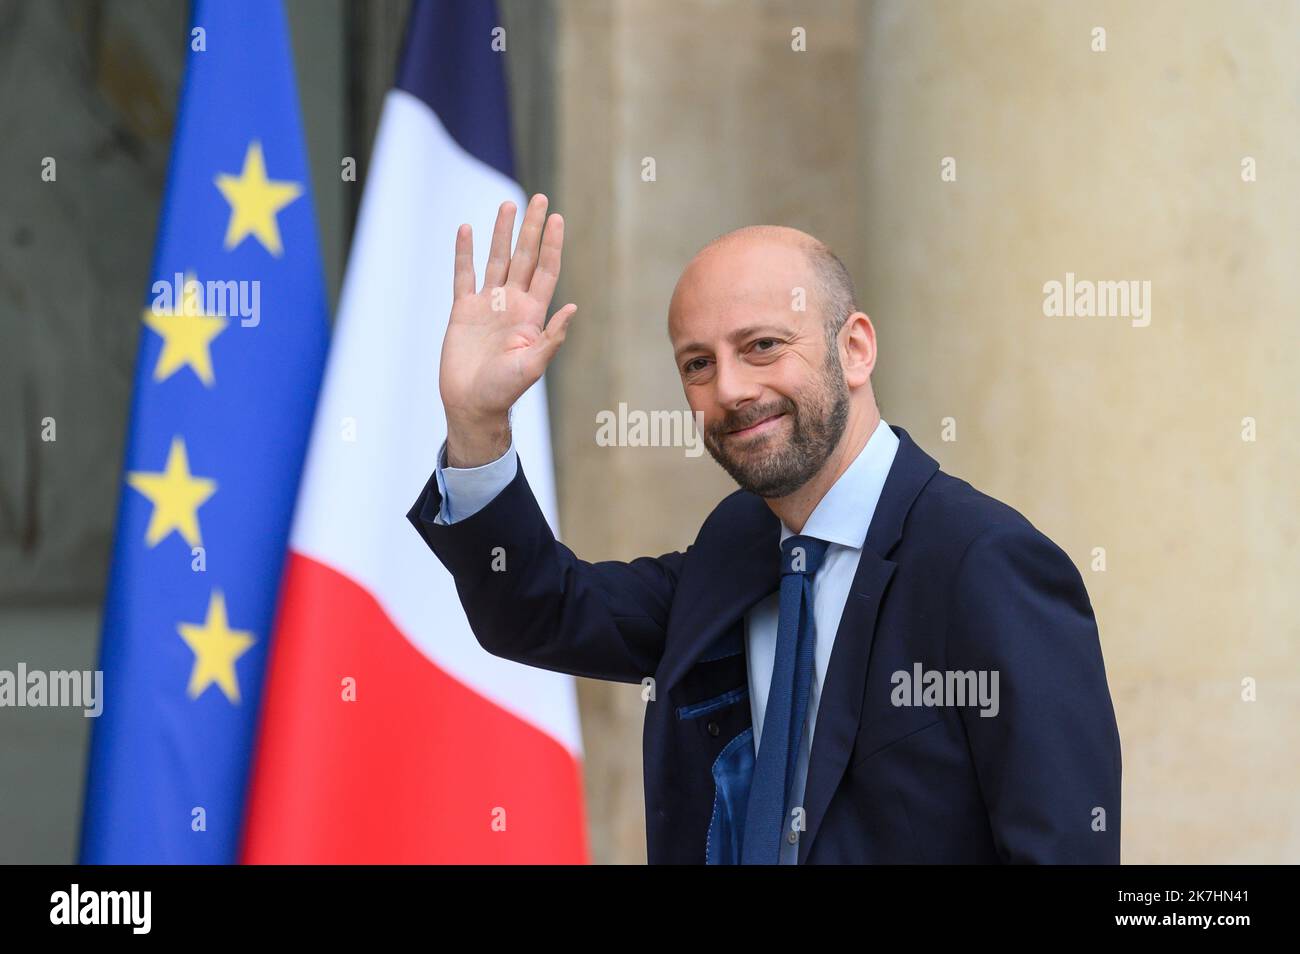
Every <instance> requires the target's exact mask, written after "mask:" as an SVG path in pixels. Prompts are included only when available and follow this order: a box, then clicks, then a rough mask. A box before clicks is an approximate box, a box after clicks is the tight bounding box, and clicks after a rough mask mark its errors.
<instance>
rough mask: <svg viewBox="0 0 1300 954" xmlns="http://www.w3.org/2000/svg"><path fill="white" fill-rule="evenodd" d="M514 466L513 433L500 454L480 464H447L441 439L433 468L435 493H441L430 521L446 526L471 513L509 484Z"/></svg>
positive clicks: (516, 460)
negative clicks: (469, 465)
mask: <svg viewBox="0 0 1300 954" xmlns="http://www.w3.org/2000/svg"><path fill="white" fill-rule="evenodd" d="M518 469H519V455H518V454H517V453H516V451H515V442H514V438H513V437H512V438H511V439H510V446H509V447H508V448H506V452H505V453H504V454H502V455H501V456H500V457H498V458H497V459H496V460H494V461H492V462H491V463H488V464H483V465H482V466H480V467H448V466H447V442H446V441H445V440H444V441H443V442H442V447H440V448H438V464H437V467H436V468H435V469H434V475H435V477H436V478H437V481H438V493H439V495H440V496H441V497H442V505H441V506H440V507H439V508H438V517H437V519H436V520H434V523H437V524H441V525H443V526H447V525H448V524H452V523H456V522H457V521H460V520H465V519H467V518H469V517H472V516H474V514H476V513H478V512H479V511H480V510H482V509H483V508H484V507H486V506H487V505H488V504H490V503H491V502H492V501H493V500H495V499H496V497H497V495H498V494H499V493H501V491H503V490H505V489H506V487H507V486H509V484H510V481H512V480H514V479H515V472H516V471H517V470H518ZM453 499H454V501H455V505H454V506H453Z"/></svg>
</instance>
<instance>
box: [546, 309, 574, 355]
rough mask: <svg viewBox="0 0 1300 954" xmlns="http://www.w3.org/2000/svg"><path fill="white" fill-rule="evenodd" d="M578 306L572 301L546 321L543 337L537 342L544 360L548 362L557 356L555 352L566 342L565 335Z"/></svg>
mask: <svg viewBox="0 0 1300 954" xmlns="http://www.w3.org/2000/svg"><path fill="white" fill-rule="evenodd" d="M577 310H578V306H577V305H575V304H573V303H572V302H570V303H569V304H567V305H565V306H564V307H563V308H561V309H560V310H559V311H557V312H556V313H555V314H554V315H552V316H551V320H550V321H548V322H547V323H546V327H545V328H544V329H543V330H542V337H541V338H540V339H539V340H538V342H537V348H538V351H540V352H541V355H542V360H543V361H545V362H546V363H547V364H550V363H551V359H552V358H554V357H555V353H556V352H557V351H559V350H560V345H562V344H564V337H565V335H566V334H567V333H568V331H569V322H570V321H571V320H572V318H573V314H574V312H576V311H577Z"/></svg>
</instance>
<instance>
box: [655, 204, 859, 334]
mask: <svg viewBox="0 0 1300 954" xmlns="http://www.w3.org/2000/svg"><path fill="white" fill-rule="evenodd" d="M772 268H776V269H777V273H778V274H779V275H781V276H783V277H785V278H787V279H790V281H788V283H787V284H786V286H785V288H786V291H785V296H786V298H787V299H788V300H789V299H793V293H794V289H795V288H796V287H798V288H804V289H806V290H807V292H808V293H809V297H810V298H811V299H812V305H813V307H814V308H817V309H819V310H820V312H821V315H822V318H823V320H824V322H825V329H826V337H827V341H828V342H831V341H834V339H835V336H836V335H837V334H838V333H839V330H840V328H842V327H843V326H844V322H845V320H846V319H847V318H848V317H849V315H851V314H853V313H854V312H855V311H857V310H858V306H857V300H856V295H855V293H854V290H853V279H852V278H851V277H850V276H849V270H848V269H847V268H845V267H844V263H843V262H842V261H840V259H839V257H838V256H837V255H836V254H835V253H834V252H832V251H831V249H830V246H828V245H827V244H826V243H825V242H822V241H821V240H820V239H818V238H815V237H814V236H812V235H809V234H808V233H807V232H802V231H800V230H799V229H794V228H789V227H787V226H784V225H747V226H745V227H743V228H739V229H735V230H734V231H731V232H727V233H725V234H723V235H720V236H718V237H717V238H715V239H714V240H713V241H711V242H710V243H709V244H708V245H706V246H704V248H702V249H700V251H699V252H697V253H696V255H695V257H694V258H692V259H691V261H690V262H689V263H688V264H687V266H686V268H685V269H684V270H683V271H682V275H681V278H679V279H678V281H677V287H676V288H675V289H674V290H673V297H672V300H671V302H670V303H669V306H668V321H669V326H670V328H671V326H672V322H673V318H674V315H675V313H676V312H677V311H678V310H679V308H680V307H681V304H682V301H683V300H684V299H685V298H687V297H690V296H691V295H692V293H694V294H701V293H703V294H704V295H706V296H707V297H712V295H710V294H709V292H710V291H711V290H712V288H710V287H709V286H713V287H716V288H717V290H718V291H719V292H720V293H723V294H725V291H723V289H725V288H727V287H728V286H729V285H733V284H734V282H735V281H736V280H737V279H738V278H743V276H745V274H746V271H747V270H750V271H760V272H763V273H765V274H767V273H769V270H770V269H772ZM768 277H772V276H771V275H770V274H768Z"/></svg>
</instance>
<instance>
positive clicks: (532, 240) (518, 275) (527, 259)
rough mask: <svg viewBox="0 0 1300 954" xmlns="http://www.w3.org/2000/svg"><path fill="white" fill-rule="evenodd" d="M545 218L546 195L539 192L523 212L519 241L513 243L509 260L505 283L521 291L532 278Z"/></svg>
mask: <svg viewBox="0 0 1300 954" xmlns="http://www.w3.org/2000/svg"><path fill="white" fill-rule="evenodd" d="M545 219H546V196H544V195H542V194H541V193H540V192H539V193H537V195H535V196H533V197H532V199H531V200H530V201H529V203H528V211H526V212H525V213H524V224H523V225H522V226H521V227H520V229H519V241H518V242H517V243H516V244H515V257H514V258H512V259H511V260H510V275H509V277H508V278H506V284H507V285H510V286H512V287H514V288H518V289H520V290H521V291H522V290H526V289H527V288H528V283H529V282H531V281H532V280H533V268H534V267H535V266H536V265H537V245H538V242H539V241H540V240H541V237H542V223H543V222H544V221H545Z"/></svg>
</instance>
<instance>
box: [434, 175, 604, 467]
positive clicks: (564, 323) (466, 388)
mask: <svg viewBox="0 0 1300 954" xmlns="http://www.w3.org/2000/svg"><path fill="white" fill-rule="evenodd" d="M546 206H547V200H546V196H544V195H542V194H541V193H538V194H537V195H535V196H533V197H532V199H531V201H529V203H528V208H527V210H526V211H525V213H524V222H523V225H522V226H521V227H520V229H519V241H518V243H516V245H515V253H514V256H513V257H511V255H510V236H511V233H512V232H513V231H514V224H515V204H514V203H513V202H503V203H501V208H500V209H499V210H498V212H497V221H496V227H495V229H494V230H493V232H492V247H491V252H490V254H489V256H488V263H487V269H486V270H485V272H484V274H483V287H482V288H480V289H479V290H478V291H477V292H476V291H475V290H474V286H475V280H476V279H475V275H474V236H473V231H472V229H471V228H470V227H469V226H468V225H462V226H461V227H460V229H458V230H457V232H456V271H455V280H454V283H453V291H452V305H451V319H450V321H449V322H448V324H447V333H446V335H445V337H444V338H443V340H442V363H441V366H440V370H439V378H438V381H439V388H440V390H441V393H442V404H443V408H444V409H445V411H446V414H447V462H448V464H450V465H451V466H453V467H476V466H479V465H480V464H485V463H488V462H489V461H492V460H495V459H496V458H498V457H500V456H501V454H503V453H505V451H506V448H508V447H509V446H510V429H509V414H510V408H511V407H512V406H513V405H514V403H515V401H517V400H519V398H520V396H521V395H522V394H523V393H524V392H525V391H527V390H528V389H529V388H530V387H532V385H533V384H534V383H535V382H536V381H537V379H538V378H540V377H541V376H542V373H543V372H544V371H545V370H546V366H547V365H548V364H550V362H551V359H552V358H553V357H555V354H556V352H557V351H558V350H559V347H560V345H561V344H562V343H563V341H564V336H565V332H566V331H567V330H568V326H569V320H570V319H571V318H572V317H573V314H574V312H575V311H577V310H578V306H577V305H574V304H568V305H565V306H564V307H563V308H561V309H560V310H559V311H557V312H556V313H555V315H554V316H552V318H551V320H550V321H549V322H547V321H546V311H547V308H548V307H549V306H550V303H551V296H552V295H554V294H555V283H556V281H557V279H559V277H560V252H561V250H562V249H563V246H564V219H563V218H562V217H561V216H559V215H558V214H556V215H552V216H550V217H549V218H548V217H547V215H546Z"/></svg>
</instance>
